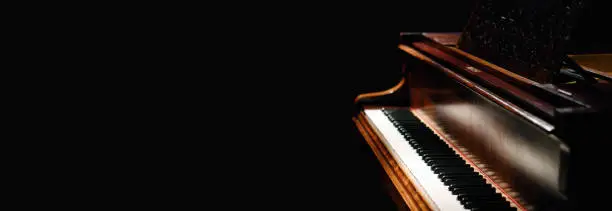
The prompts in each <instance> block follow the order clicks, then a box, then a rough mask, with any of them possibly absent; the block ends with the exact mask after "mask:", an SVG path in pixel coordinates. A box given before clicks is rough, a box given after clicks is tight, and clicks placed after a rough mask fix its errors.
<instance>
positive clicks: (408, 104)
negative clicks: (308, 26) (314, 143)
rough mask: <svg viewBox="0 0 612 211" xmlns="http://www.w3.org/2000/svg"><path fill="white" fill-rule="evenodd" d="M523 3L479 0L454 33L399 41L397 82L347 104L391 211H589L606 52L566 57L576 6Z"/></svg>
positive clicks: (609, 83)
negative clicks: (383, 180) (381, 176)
mask: <svg viewBox="0 0 612 211" xmlns="http://www.w3.org/2000/svg"><path fill="white" fill-rule="evenodd" d="M508 2H514V3H508ZM521 2H522V3H521ZM525 2H528V1H499V0H483V1H480V2H479V3H478V5H477V7H475V9H474V11H473V14H472V16H471V17H470V20H469V23H468V24H467V25H466V27H465V29H464V31H462V32H457V33H425V32H406V33H400V39H399V45H398V48H399V49H400V50H401V51H400V52H401V64H402V65H401V66H402V72H403V74H402V75H403V76H402V78H401V79H399V80H398V83H397V84H396V85H395V86H393V87H390V88H389V89H387V90H382V91H379V92H372V93H363V94H361V95H359V96H358V97H357V98H356V99H355V103H356V104H357V105H358V106H359V108H360V112H359V113H358V114H357V115H356V116H355V117H354V118H353V121H354V122H355V124H356V125H357V128H358V129H359V131H360V132H361V134H362V135H363V137H364V139H365V140H366V142H367V143H368V145H369V146H370V148H371V149H372V151H373V152H374V154H375V155H376V158H377V159H378V161H379V162H380V163H381V165H382V166H383V169H384V170H385V172H386V175H387V176H388V178H389V180H390V181H391V185H390V187H392V188H390V190H391V191H390V192H392V196H393V198H394V201H395V202H396V203H397V204H398V207H399V208H400V209H401V210H585V209H586V210H588V208H587V206H586V204H585V202H587V201H589V200H591V201H593V200H595V198H597V197H594V196H593V195H594V194H593V193H592V192H591V191H592V189H593V187H594V186H596V185H597V182H596V181H599V179H594V178H593V176H592V175H593V168H592V167H590V166H589V165H590V163H593V161H598V160H599V161H601V158H602V155H605V154H606V150H607V149H609V148H610V144H609V142H610V141H612V138H611V136H610V135H608V132H606V129H609V128H610V127H609V126H607V125H610V124H609V123H607V122H611V121H612V70H611V67H612V65H611V64H610V61H612V54H610V51H608V50H610V49H602V48H599V49H591V50H572V49H570V46H572V44H571V41H572V40H570V39H569V37H570V36H569V35H570V34H572V32H573V31H572V30H573V29H574V28H575V27H574V26H576V24H578V22H577V21H573V20H577V18H576V17H578V16H577V15H574V14H580V12H581V11H584V8H586V7H587V6H588V5H587V4H584V3H583V1H549V2H548V1H547V2H548V3H549V4H548V5H549V6H550V5H554V6H550V7H554V8H556V9H550V10H547V11H548V12H541V11H542V5H540V4H536V3H534V4H528V3H525ZM551 2H553V3H554V4H553V3H551ZM536 11H539V12H536ZM535 13H543V14H538V15H539V16H538V15H533V14H535ZM530 14H532V15H530ZM550 17H553V18H550ZM572 21H573V22H572ZM600 47H601V46H600ZM603 162H605V161H603ZM597 169H598V170H599V168H597Z"/></svg>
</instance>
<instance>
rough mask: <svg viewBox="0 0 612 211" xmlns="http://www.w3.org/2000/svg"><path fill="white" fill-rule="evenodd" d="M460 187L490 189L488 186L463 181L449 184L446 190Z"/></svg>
mask: <svg viewBox="0 0 612 211" xmlns="http://www.w3.org/2000/svg"><path fill="white" fill-rule="evenodd" d="M462 187H491V186H490V185H489V184H486V183H485V184H483V183H480V182H464V181H456V182H449V184H448V188H449V190H450V189H451V188H462Z"/></svg>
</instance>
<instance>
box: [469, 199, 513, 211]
mask: <svg viewBox="0 0 612 211" xmlns="http://www.w3.org/2000/svg"><path fill="white" fill-rule="evenodd" d="M463 205H464V206H465V208H467V209H470V208H488V209H489V210H492V209H496V210H497V208H503V207H510V203H509V202H507V201H504V202H501V201H466V202H464V204H463Z"/></svg>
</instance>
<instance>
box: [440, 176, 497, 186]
mask: <svg viewBox="0 0 612 211" xmlns="http://www.w3.org/2000/svg"><path fill="white" fill-rule="evenodd" d="M442 182H443V183H444V184H445V185H447V186H448V185H451V184H466V185H467V184H480V185H489V184H486V183H485V180H484V179H479V178H471V177H465V178H461V179H457V178H450V179H442Z"/></svg>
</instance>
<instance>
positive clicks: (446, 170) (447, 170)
mask: <svg viewBox="0 0 612 211" xmlns="http://www.w3.org/2000/svg"><path fill="white" fill-rule="evenodd" d="M431 170H433V172H434V173H438V174H468V175H474V176H478V173H476V172H474V169H471V168H467V167H465V168H462V167H447V166H438V167H432V168H431Z"/></svg>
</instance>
